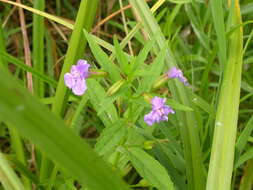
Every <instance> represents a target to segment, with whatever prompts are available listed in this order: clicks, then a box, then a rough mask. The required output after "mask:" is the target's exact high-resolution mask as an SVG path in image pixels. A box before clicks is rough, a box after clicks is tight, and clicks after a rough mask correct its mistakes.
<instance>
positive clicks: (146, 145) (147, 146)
mask: <svg viewBox="0 0 253 190" xmlns="http://www.w3.org/2000/svg"><path fill="white" fill-rule="evenodd" d="M154 144H155V141H145V142H144V143H143V148H144V149H146V150H150V149H152V148H153V147H154Z"/></svg>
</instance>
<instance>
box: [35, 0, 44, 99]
mask: <svg viewBox="0 0 253 190" xmlns="http://www.w3.org/2000/svg"><path fill="white" fill-rule="evenodd" d="M34 8H35V9H37V10H41V11H43V10H44V8H45V1H44V0H35V1H34ZM44 30H45V29H44V18H43V17H42V16H40V15H36V14H33V35H32V37H33V42H32V47H33V57H32V59H33V65H34V68H35V69H36V70H37V71H38V72H40V73H44ZM44 90H45V89H44V82H43V81H41V80H40V79H38V78H37V79H35V80H34V91H35V94H36V95H37V96H38V97H40V98H42V97H43V96H44Z"/></svg>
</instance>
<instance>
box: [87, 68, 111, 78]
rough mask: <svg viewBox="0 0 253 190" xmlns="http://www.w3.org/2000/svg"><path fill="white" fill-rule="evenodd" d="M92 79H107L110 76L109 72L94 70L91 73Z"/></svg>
mask: <svg viewBox="0 0 253 190" xmlns="http://www.w3.org/2000/svg"><path fill="white" fill-rule="evenodd" d="M89 74H90V77H92V78H98V77H99V78H100V77H106V76H107V75H108V73H107V72H105V71H103V70H99V69H92V70H90V72H89Z"/></svg>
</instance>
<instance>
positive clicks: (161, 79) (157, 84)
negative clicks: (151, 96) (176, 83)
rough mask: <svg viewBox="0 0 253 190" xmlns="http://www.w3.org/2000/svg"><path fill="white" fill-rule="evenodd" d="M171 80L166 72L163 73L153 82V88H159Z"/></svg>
mask: <svg viewBox="0 0 253 190" xmlns="http://www.w3.org/2000/svg"><path fill="white" fill-rule="evenodd" d="M168 80H169V78H168V77H167V75H166V74H163V75H162V76H160V77H159V78H158V79H157V81H156V82H155V83H154V84H153V86H152V89H153V90H154V89H157V88H159V87H161V86H162V85H163V84H165V82H167V81H168Z"/></svg>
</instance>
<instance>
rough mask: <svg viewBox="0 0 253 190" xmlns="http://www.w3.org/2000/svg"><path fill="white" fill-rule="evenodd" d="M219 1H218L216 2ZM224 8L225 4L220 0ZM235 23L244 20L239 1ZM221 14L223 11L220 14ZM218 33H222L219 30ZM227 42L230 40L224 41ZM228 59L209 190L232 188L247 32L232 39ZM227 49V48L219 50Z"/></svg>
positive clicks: (238, 32) (239, 31)
mask: <svg viewBox="0 0 253 190" xmlns="http://www.w3.org/2000/svg"><path fill="white" fill-rule="evenodd" d="M214 2H216V1H214ZM216 3H217V4H218V5H216V6H219V7H216V8H218V10H220V9H221V8H222V7H221V4H219V2H216ZM230 10H231V13H232V16H231V24H232V25H237V24H240V23H241V14H240V8H239V1H238V0H235V1H233V4H232V5H231V7H230ZM216 14H219V13H216ZM216 33H217V35H218V34H219V33H218V32H217V31H216ZM224 43H226V42H224ZM229 44H230V46H229V53H228V60H227V63H226V64H225V70H224V78H223V81H222V84H221V90H220V97H219V103H218V108H217V114H216V121H215V129H214V137H213V144H212V150H211V159H210V163H209V170H208V179H207V186H206V189H207V190H213V189H216V190H224V189H230V186H231V177H232V171H233V162H234V150H235V138H236V129H237V120H238V109H239V100H240V88H241V70H242V52H243V32H242V28H239V29H237V30H236V31H235V32H234V33H233V34H232V35H231V36H230V38H229ZM219 51H224V50H221V49H220V50H219Z"/></svg>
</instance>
